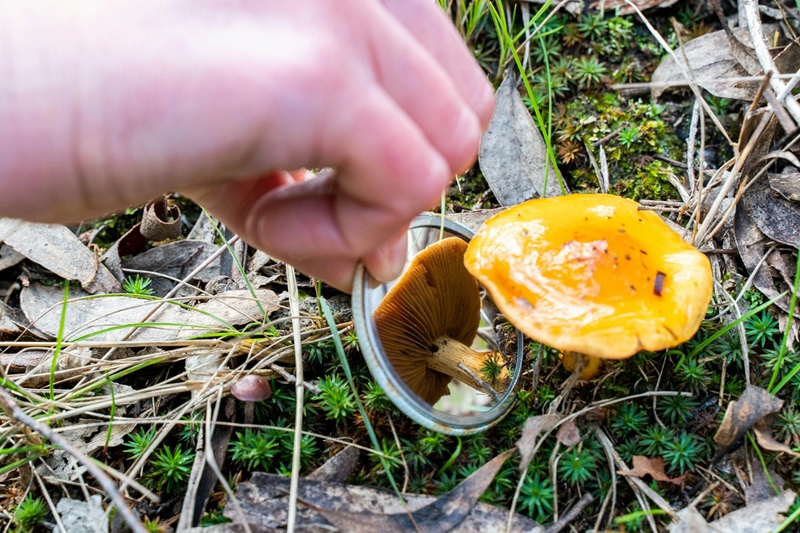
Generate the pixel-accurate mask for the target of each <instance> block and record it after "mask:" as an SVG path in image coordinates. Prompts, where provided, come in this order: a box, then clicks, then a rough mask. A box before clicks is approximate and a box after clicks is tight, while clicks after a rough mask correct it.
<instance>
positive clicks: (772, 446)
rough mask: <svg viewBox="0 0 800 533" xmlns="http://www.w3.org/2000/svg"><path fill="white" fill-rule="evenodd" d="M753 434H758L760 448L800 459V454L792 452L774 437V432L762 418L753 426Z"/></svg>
mask: <svg viewBox="0 0 800 533" xmlns="http://www.w3.org/2000/svg"><path fill="white" fill-rule="evenodd" d="M753 432H754V433H755V434H756V440H757V441H758V444H759V446H761V447H762V448H764V449H765V450H769V451H771V452H780V453H788V454H789V455H793V456H795V457H800V453H797V452H796V451H794V450H792V449H791V448H790V447H788V446H787V445H785V444H781V443H780V442H778V441H776V440H775V439H774V438H773V437H772V431H771V430H770V427H769V424H767V422H766V421H765V420H764V419H763V418H762V419H760V420H759V421H758V422H756V424H755V426H753Z"/></svg>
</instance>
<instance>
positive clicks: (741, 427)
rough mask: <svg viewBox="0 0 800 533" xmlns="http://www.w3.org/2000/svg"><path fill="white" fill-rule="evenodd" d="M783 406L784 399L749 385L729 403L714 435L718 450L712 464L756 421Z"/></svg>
mask: <svg viewBox="0 0 800 533" xmlns="http://www.w3.org/2000/svg"><path fill="white" fill-rule="evenodd" d="M782 406H783V400H781V399H780V398H778V397H776V396H773V395H772V394H770V393H769V392H767V391H765V390H764V389H762V388H760V387H756V386H755V385H748V386H747V388H746V389H745V391H744V392H743V393H742V395H741V396H740V397H739V399H738V400H736V401H735V402H730V403H729V404H728V409H727V410H726V411H725V417H724V418H723V420H722V423H721V424H720V426H719V429H718V430H717V433H716V435H714V442H716V443H717V452H716V454H715V455H714V459H713V460H712V464H713V463H716V462H717V461H718V460H719V459H720V458H722V456H723V455H725V454H726V453H728V452H729V451H730V450H731V449H732V448H733V447H734V446H735V445H736V444H737V443H738V442H739V440H741V438H742V437H744V434H745V433H746V432H747V431H748V430H749V429H750V428H752V427H753V426H754V425H755V424H756V422H758V421H759V420H760V419H762V418H763V417H765V416H767V415H771V414H773V413H777V412H778V411H780V409H781V407H782Z"/></svg>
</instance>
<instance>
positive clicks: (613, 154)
mask: <svg viewBox="0 0 800 533" xmlns="http://www.w3.org/2000/svg"><path fill="white" fill-rule="evenodd" d="M662 112H663V109H662V108H661V107H660V106H658V105H656V104H653V103H643V102H641V101H638V100H637V101H634V100H630V101H626V100H624V99H622V98H620V97H619V96H618V95H616V94H614V93H604V94H601V95H584V96H581V97H578V98H576V99H575V100H573V101H572V102H570V103H569V104H567V106H566V107H565V108H564V111H563V113H562V114H561V117H560V119H559V121H558V124H557V127H558V129H557V134H556V135H557V139H558V141H559V143H568V142H571V143H577V144H579V145H581V146H585V145H588V146H590V147H592V151H593V153H594V155H595V157H596V158H597V157H598V154H599V149H600V146H602V148H603V150H604V151H605V155H606V160H607V162H608V170H609V178H610V182H611V183H610V185H611V191H610V192H613V193H615V194H619V195H621V196H625V197H628V198H632V199H634V200H639V199H642V198H647V199H651V200H666V199H670V198H677V197H678V194H677V191H675V188H674V187H673V186H672V185H671V184H670V182H669V176H670V174H678V173H679V171H678V170H677V169H675V168H674V167H673V166H672V165H670V164H669V163H666V162H665V161H662V160H659V159H655V158H654V156H657V155H660V156H664V157H666V158H669V159H675V160H679V159H680V158H681V157H682V152H683V143H682V142H681V140H680V138H679V137H678V136H677V135H676V134H675V133H674V132H673V128H671V127H669V125H668V124H666V123H665V122H664V121H663V120H662V119H661V114H662ZM584 155H585V153H584ZM571 178H572V180H571V184H572V185H573V187H574V188H575V189H577V190H591V191H596V190H597V189H598V188H599V184H598V182H597V176H596V174H595V172H594V170H593V169H592V168H591V167H590V166H588V165H582V166H581V168H577V169H574V170H573V171H572V172H571Z"/></svg>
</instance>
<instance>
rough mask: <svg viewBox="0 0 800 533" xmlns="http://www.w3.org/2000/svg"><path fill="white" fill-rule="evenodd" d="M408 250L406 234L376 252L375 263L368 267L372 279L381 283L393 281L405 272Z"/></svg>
mask: <svg viewBox="0 0 800 533" xmlns="http://www.w3.org/2000/svg"><path fill="white" fill-rule="evenodd" d="M407 249H408V244H407V237H406V233H405V232H403V235H402V236H400V238H399V239H397V240H396V241H394V242H392V243H390V244H385V245H383V246H381V248H380V249H379V250H377V251H376V252H375V256H374V257H375V259H376V260H375V261H374V262H371V263H372V264H371V265H368V267H369V271H370V274H372V277H374V278H375V279H377V280H379V281H391V280H393V279H395V278H396V277H398V276H399V275H400V274H401V273H402V272H403V267H404V266H405V264H406V250H407Z"/></svg>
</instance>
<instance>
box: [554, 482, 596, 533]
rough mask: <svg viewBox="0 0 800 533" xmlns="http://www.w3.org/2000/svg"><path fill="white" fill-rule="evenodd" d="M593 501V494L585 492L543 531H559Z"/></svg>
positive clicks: (555, 532)
mask: <svg viewBox="0 0 800 533" xmlns="http://www.w3.org/2000/svg"><path fill="white" fill-rule="evenodd" d="M593 501H594V496H592V494H591V493H590V492H587V493H586V494H584V495H583V497H582V498H581V499H580V500H578V503H576V504H575V505H573V506H572V509H570V510H569V511H568V512H567V513H566V514H565V515H564V516H562V517H561V518H559V519H558V520H557V521H556V523H555V524H553V525H552V526H548V527H546V528H544V533H559V532H560V531H561V530H562V529H564V528H565V527H567V526H568V525H569V524H570V523H572V522H573V521H575V519H576V518H578V516H580V514H581V513H582V512H583V510H584V509H585V508H586V506H587V505H589V504H590V503H592V502H593Z"/></svg>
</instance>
